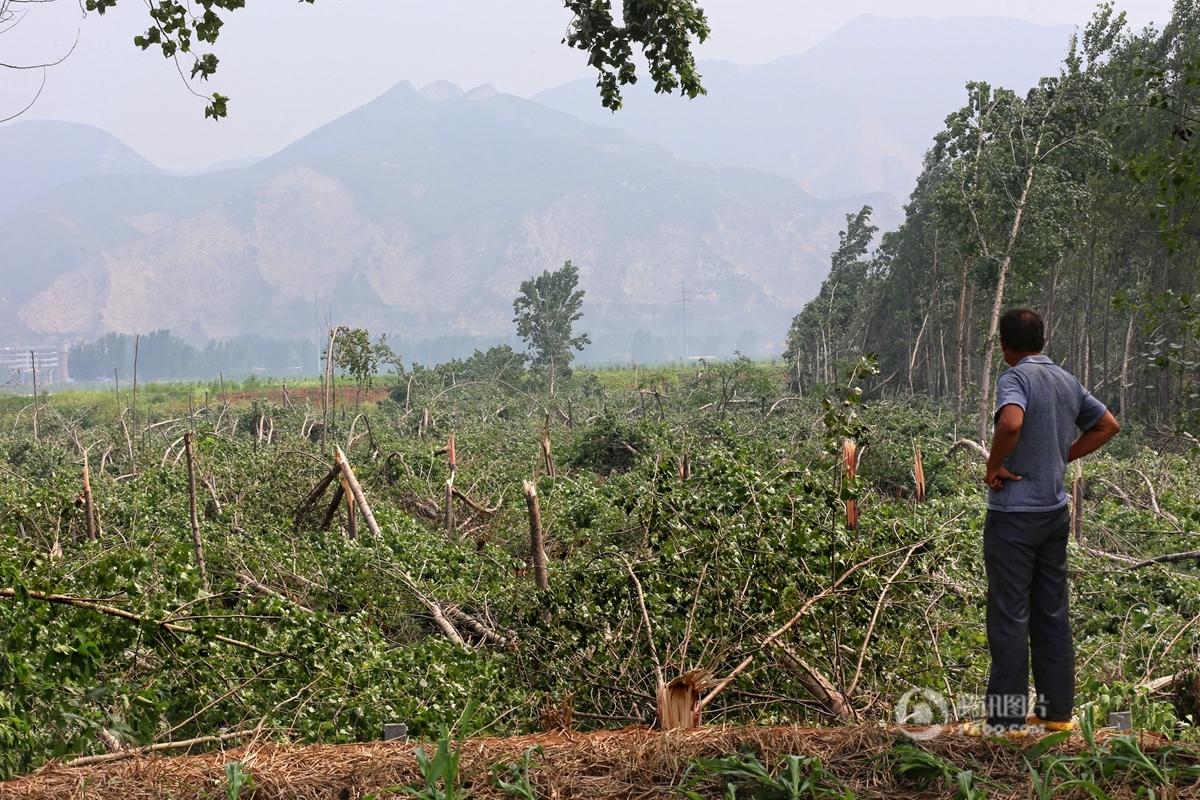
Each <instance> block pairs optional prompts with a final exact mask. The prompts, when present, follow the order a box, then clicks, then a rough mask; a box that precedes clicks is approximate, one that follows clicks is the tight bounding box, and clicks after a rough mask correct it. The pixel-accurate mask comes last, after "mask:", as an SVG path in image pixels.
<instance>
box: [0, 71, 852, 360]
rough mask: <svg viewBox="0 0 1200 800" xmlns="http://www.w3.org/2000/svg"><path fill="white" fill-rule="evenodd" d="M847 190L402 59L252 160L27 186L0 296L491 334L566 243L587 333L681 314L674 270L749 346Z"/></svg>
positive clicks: (615, 332) (271, 321)
mask: <svg viewBox="0 0 1200 800" xmlns="http://www.w3.org/2000/svg"><path fill="white" fill-rule="evenodd" d="M862 200H863V199H862V198H860V199H859V200H857V201H855V202H858V203H861V202H862ZM844 212H845V205H844V204H843V203H830V202H826V201H817V200H814V199H813V198H811V197H810V196H808V195H807V194H806V193H805V192H804V191H803V190H801V189H800V188H799V187H798V186H797V185H796V184H794V183H793V182H791V181H787V180H785V179H782V178H777V177H774V176H770V175H766V174H763V173H759V172H755V171H751V170H746V169H742V168H734V167H710V166H705V165H700V164H691V163H684V162H681V161H679V160H677V159H675V158H673V157H672V156H671V155H670V154H669V153H667V152H666V151H664V150H663V149H661V148H659V147H657V146H655V145H650V144H646V143H643V142H639V141H636V140H634V139H632V138H631V137H629V136H628V135H627V134H625V133H622V132H620V131H616V130H613V129H611V128H604V127H598V126H593V125H588V124H585V123H582V122H580V121H579V120H577V119H574V118H573V117H570V116H569V115H566V114H563V113H561V112H559V111H555V110H552V109H549V108H546V107H544V106H541V105H539V104H537V103H534V102H531V101H529V100H523V99H520V98H517V97H513V96H511V95H504V94H498V93H496V92H494V90H489V89H487V88H486V87H485V88H481V89H477V90H474V91H471V92H464V91H462V90H460V89H458V88H457V87H453V86H451V85H449V84H435V85H433V86H429V87H425V88H424V89H423V90H420V91H418V90H417V89H415V88H414V87H413V86H411V85H410V84H407V83H402V84H399V85H397V86H396V87H394V88H393V89H391V90H389V91H388V92H386V93H385V94H383V95H382V96H380V97H379V98H377V99H376V100H374V101H372V102H371V103H368V104H367V105H365V106H363V107H361V108H359V109H357V110H356V111H353V112H351V113H349V114H347V115H345V116H343V117H341V118H339V119H336V120H334V121H333V122H331V123H329V124H327V125H325V126H323V127H321V128H319V129H318V130H316V131H314V132H313V133H311V134H309V135H307V136H305V137H303V138H301V139H300V140H298V141H297V142H295V143H294V144H292V145H291V146H289V147H287V148H285V149H284V150H282V151H280V152H279V153H277V154H275V155H273V156H271V157H269V158H266V159H263V160H261V161H258V162H256V163H254V164H252V165H250V166H248V167H245V168H241V169H227V170H222V171H220V172H213V173H208V174H203V175H198V176H190V177H181V176H174V175H164V174H130V175H99V176H91V177H87V178H82V179H80V180H78V181H76V182H74V183H71V184H68V185H64V186H61V187H59V188H57V189H52V190H50V191H47V192H44V193H42V194H40V195H38V196H37V197H35V198H33V199H31V200H29V201H28V202H26V203H24V204H22V205H21V206H20V207H19V208H17V209H15V210H13V211H12V212H11V213H10V214H8V215H7V217H5V218H4V219H3V220H0V254H3V256H2V257H3V259H4V263H3V265H2V266H0V276H2V277H3V278H4V286H3V289H2V290H0V291H2V292H3V297H2V298H0V319H5V320H8V321H9V325H10V326H11V327H14V328H16V329H18V331H19V332H30V333H33V334H38V335H41V336H49V337H76V336H92V335H95V334H96V333H99V332H103V331H126V332H128V331H147V330H151V329H155V328H170V329H171V330H172V331H174V332H176V333H178V334H181V335H185V336H192V337H197V338H205V337H225V336H231V335H234V334H239V333H261V334H269V335H275V336H282V335H308V334H310V333H311V331H312V328H313V324H314V316H315V314H316V313H317V312H318V310H319V311H320V312H322V313H323V312H324V310H325V309H328V308H332V309H333V313H334V316H335V318H336V319H337V320H338V321H339V322H346V323H351V324H356V325H363V326H366V327H368V328H370V329H371V330H374V331H394V332H397V333H401V334H406V335H413V334H415V333H425V334H427V335H432V334H438V333H444V334H456V335H458V334H475V335H493V336H502V335H505V334H508V333H509V332H510V331H511V316H512V297H513V295H514V294H515V292H516V289H517V287H518V286H519V284H520V282H521V281H522V280H523V279H524V278H526V277H528V276H529V275H531V274H534V273H537V272H540V271H541V270H542V269H547V268H555V267H557V266H559V265H561V264H562V262H563V261H565V260H567V259H572V260H574V262H575V263H576V264H577V265H579V267H580V269H581V273H582V283H583V286H584V287H585V289H586V290H587V293H588V294H587V304H586V316H585V321H586V326H587V329H588V330H589V331H591V332H592V333H593V334H594V336H593V338H595V339H596V340H597V341H598V342H600V341H602V340H604V339H605V338H608V339H609V340H615V339H617V338H620V339H622V340H625V341H628V340H629V339H630V338H631V337H632V336H634V334H636V333H637V332H638V331H642V332H643V334H645V336H649V337H658V338H659V339H660V340H665V339H666V338H668V337H674V336H675V335H676V334H675V331H676V329H677V328H678V326H679V323H680V320H679V311H680V309H679V297H680V290H681V287H682V286H683V285H684V284H685V283H686V285H687V290H688V295H689V301H688V302H689V309H688V313H689V324H690V325H692V326H694V328H695V330H698V331H708V332H709V334H710V335H711V336H714V337H715V336H718V335H719V336H720V337H724V339H723V341H735V340H739V339H740V340H742V341H745V342H748V345H747V346H748V347H752V348H755V349H762V350H763V351H764V352H765V351H767V350H768V349H769V348H771V347H774V346H775V342H774V341H773V339H772V337H774V338H776V339H777V338H778V337H779V336H781V334H782V332H783V331H784V330H785V328H786V321H787V319H788V318H789V317H790V315H791V314H793V313H795V310H796V309H797V308H799V306H800V304H801V303H803V301H804V300H806V299H807V298H808V297H809V296H811V294H812V293H813V292H814V291H815V289H816V287H817V286H818V285H819V282H820V279H821V277H822V276H823V274H824V271H825V263H826V259H827V254H828V251H829V248H830V246H831V243H832V242H834V241H836V234H837V230H838V229H839V227H840V226H841V224H842V222H843V215H844ZM701 335H702V334H697V337H698V338H699V337H701ZM645 336H644V337H643V338H645ZM670 354H674V351H672V353H670Z"/></svg>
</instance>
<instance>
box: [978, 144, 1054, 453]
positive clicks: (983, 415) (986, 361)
mask: <svg viewBox="0 0 1200 800" xmlns="http://www.w3.org/2000/svg"><path fill="white" fill-rule="evenodd" d="M1044 135H1045V134H1044V131H1043V132H1040V133H1039V134H1038V138H1037V141H1036V142H1035V143H1034V145H1033V158H1032V159H1030V162H1029V169H1028V171H1027V172H1026V173H1025V184H1024V186H1022V187H1021V196H1020V198H1018V199H1017V213H1016V215H1015V216H1014V217H1013V224H1012V228H1011V229H1010V230H1009V232H1008V245H1007V246H1006V247H1005V248H1004V259H1003V260H1002V261H1001V262H1000V274H999V276H997V278H996V298H995V300H994V301H993V303H992V318H991V322H990V323H989V324H988V334H987V340H986V342H985V344H984V348H983V370H982V371H981V373H980V376H979V441H980V442H985V441H987V426H988V420H990V419H991V416H992V415H991V408H990V407H989V403H990V402H991V399H992V386H991V383H992V357H993V356H994V355H995V352H996V331H997V330H998V329H999V327H1000V310H1001V308H1002V307H1003V306H1004V285H1005V282H1006V281H1007V280H1008V270H1009V268H1010V267H1011V266H1012V259H1013V252H1014V251H1015V250H1016V246H1017V239H1018V237H1019V236H1020V235H1021V222H1022V220H1023V219H1024V217H1025V205H1026V203H1028V202H1029V191H1030V190H1031V189H1032V188H1033V178H1034V176H1035V175H1036V174H1037V164H1038V156H1039V155H1040V154H1041V151H1042V137H1043V136H1044Z"/></svg>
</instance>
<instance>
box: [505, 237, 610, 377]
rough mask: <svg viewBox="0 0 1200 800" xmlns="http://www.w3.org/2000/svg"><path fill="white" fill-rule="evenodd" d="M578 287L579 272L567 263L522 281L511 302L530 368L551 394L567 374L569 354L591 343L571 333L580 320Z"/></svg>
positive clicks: (581, 313) (569, 369)
mask: <svg viewBox="0 0 1200 800" xmlns="http://www.w3.org/2000/svg"><path fill="white" fill-rule="evenodd" d="M578 287H579V270H578V269H577V268H576V267H575V265H573V264H572V263H571V262H570V261H568V262H566V263H565V264H563V266H562V267H561V268H560V269H557V270H555V271H554V272H551V271H550V270H543V271H542V274H541V275H539V276H538V277H536V278H530V279H529V280H527V281H524V282H523V283H522V284H521V289H520V294H518V295H517V299H516V300H514V301H513V313H515V314H516V316H515V317H514V318H513V322H515V323H516V324H517V335H518V336H520V337H521V338H522V339H523V340H524V341H525V344H526V345H527V346H528V347H529V349H530V350H531V351H532V353H533V361H532V366H533V368H534V370H536V371H538V372H539V373H541V374H542V375H543V376H544V377H545V378H546V382H547V384H548V385H549V387H550V394H551V395H553V394H554V388H555V385H556V383H557V381H558V380H559V379H560V378H566V377H570V375H571V361H572V360H573V359H574V358H575V354H574V353H573V352H572V351H573V350H583V348H584V347H586V346H587V345H589V344H591V343H592V340H591V339H590V338H588V335H587V334H586V333H580V334H576V333H575V323H576V322H578V321H579V320H580V319H582V318H583V290H582V289H580V288H578Z"/></svg>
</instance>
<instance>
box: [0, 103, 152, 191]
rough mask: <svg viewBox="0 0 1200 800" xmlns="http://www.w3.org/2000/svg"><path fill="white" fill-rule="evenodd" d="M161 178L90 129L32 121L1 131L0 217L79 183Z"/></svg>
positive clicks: (126, 150)
mask: <svg viewBox="0 0 1200 800" xmlns="http://www.w3.org/2000/svg"><path fill="white" fill-rule="evenodd" d="M158 172H160V170H159V169H158V167H156V166H154V165H153V164H151V163H150V162H149V161H147V160H146V159H145V158H143V157H142V156H141V155H139V154H138V153H136V152H134V151H133V150H132V149H131V148H129V147H127V146H126V145H125V144H124V143H122V142H121V141H120V140H119V139H117V138H116V137H115V136H113V135H112V134H111V133H108V132H107V131H103V130H100V129H99V128H93V127H92V126H90V125H80V124H77V123H74V122H53V121H46V120H29V121H19V122H15V123H12V124H10V125H5V126H3V127H0V214H3V213H4V212H6V211H8V210H10V209H12V208H16V207H17V206H18V205H20V204H21V203H23V202H24V201H26V200H28V199H29V198H31V197H35V196H36V195H38V194H41V193H42V192H44V191H46V190H47V189H52V188H54V187H55V186H61V185H63V184H66V183H71V182H72V181H77V180H80V179H81V178H88V177H93V176H96V175H153V174H156V173H158Z"/></svg>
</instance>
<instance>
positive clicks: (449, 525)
mask: <svg viewBox="0 0 1200 800" xmlns="http://www.w3.org/2000/svg"><path fill="white" fill-rule="evenodd" d="M446 462H447V464H448V465H449V466H450V477H449V478H447V479H446V500H445V520H444V522H445V525H446V535H447V536H449V537H450V538H452V539H453V538H455V522H454V476H455V475H456V474H457V472H458V460H457V457H456V455H455V452H454V434H453V433H451V434H450V437H449V438H448V439H447V440H446Z"/></svg>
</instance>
